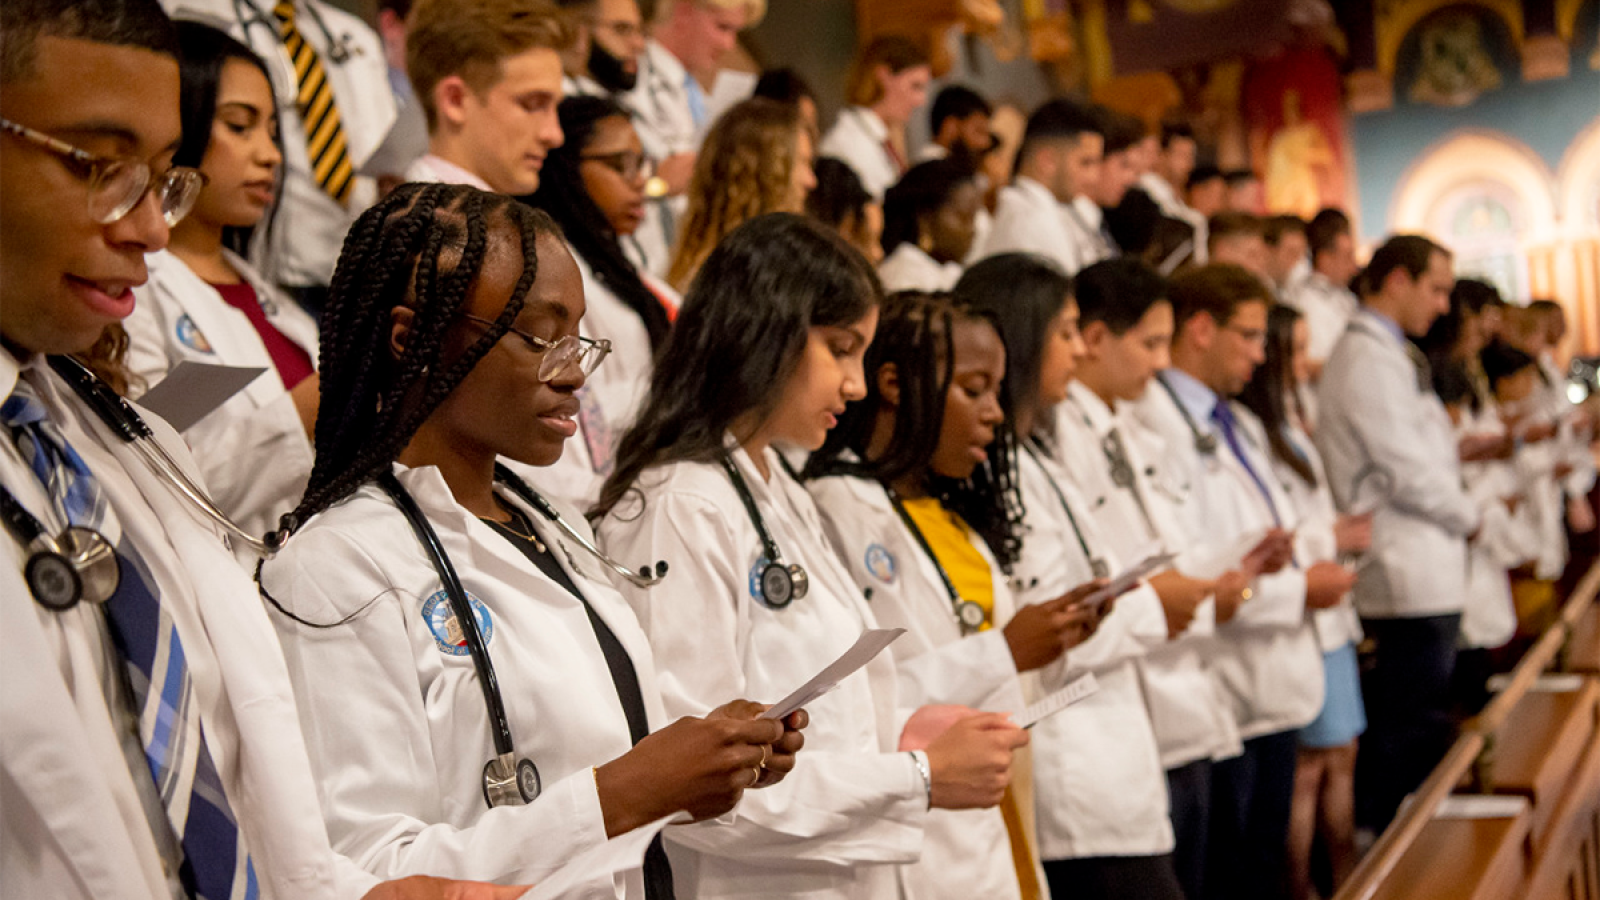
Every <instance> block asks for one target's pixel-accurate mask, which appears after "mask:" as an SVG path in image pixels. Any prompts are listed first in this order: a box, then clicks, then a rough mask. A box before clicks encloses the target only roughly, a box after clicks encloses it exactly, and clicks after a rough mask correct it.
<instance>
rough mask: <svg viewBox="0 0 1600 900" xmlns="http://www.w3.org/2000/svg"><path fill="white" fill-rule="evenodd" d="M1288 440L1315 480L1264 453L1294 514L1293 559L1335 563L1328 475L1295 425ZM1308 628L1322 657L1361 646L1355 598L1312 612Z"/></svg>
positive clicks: (1314, 448) (1314, 447) (1347, 597)
mask: <svg viewBox="0 0 1600 900" xmlns="http://www.w3.org/2000/svg"><path fill="white" fill-rule="evenodd" d="M1288 438H1289V441H1290V442H1291V443H1293V444H1294V445H1295V446H1296V447H1298V448H1300V452H1301V453H1304V454H1305V457H1306V462H1308V463H1309V464H1310V465H1311V471H1312V473H1313V474H1315V475H1316V478H1317V483H1316V484H1314V485H1313V484H1309V483H1307V482H1306V480H1305V479H1303V478H1301V477H1300V475H1299V474H1298V473H1296V472H1295V471H1294V470H1293V469H1291V468H1289V466H1288V465H1287V464H1285V463H1283V462H1282V461H1280V460H1279V459H1278V457H1277V456H1276V455H1275V454H1273V453H1272V452H1271V451H1270V449H1269V450H1268V451H1267V453H1266V455H1268V456H1271V457H1272V471H1273V475H1274V476H1275V477H1276V478H1277V479H1278V486H1279V487H1281V488H1282V489H1283V493H1284V495H1285V496H1287V497H1288V498H1289V506H1290V508H1292V509H1293V510H1294V518H1295V521H1296V525H1295V530H1294V543H1295V558H1296V559H1298V560H1300V562H1301V563H1302V564H1305V565H1309V564H1311V563H1313V562H1317V561H1319V560H1324V559H1337V558H1338V556H1339V543H1338V539H1337V538H1336V537H1335V536H1334V533H1333V526H1334V523H1335V522H1337V521H1338V518H1339V511H1338V509H1336V508H1335V507H1334V505H1333V491H1331V490H1329V488H1328V473H1327V470H1326V468H1325V467H1324V466H1323V465H1322V454H1320V453H1318V452H1317V445H1316V444H1314V443H1312V441H1311V437H1310V436H1309V435H1307V434H1306V433H1305V431H1304V430H1302V429H1301V428H1299V427H1298V426H1296V425H1290V426H1289V434H1288ZM1260 440H1261V441H1262V445H1261V446H1263V447H1266V443H1265V441H1266V436H1265V435H1264V434H1263V435H1261V436H1260ZM1311 625H1312V627H1313V628H1315V629H1316V633H1317V645H1318V646H1319V647H1321V648H1322V652H1323V653H1328V652H1330V651H1333V650H1337V649H1339V648H1340V647H1343V646H1344V645H1346V644H1359V643H1361V638H1362V632H1361V617H1360V616H1358V615H1356V607H1355V594H1354V593H1353V592H1352V593H1349V594H1346V595H1345V596H1344V598H1343V599H1342V600H1340V601H1339V605H1338V606H1332V607H1329V608H1328V609H1317V610H1312V612H1311Z"/></svg>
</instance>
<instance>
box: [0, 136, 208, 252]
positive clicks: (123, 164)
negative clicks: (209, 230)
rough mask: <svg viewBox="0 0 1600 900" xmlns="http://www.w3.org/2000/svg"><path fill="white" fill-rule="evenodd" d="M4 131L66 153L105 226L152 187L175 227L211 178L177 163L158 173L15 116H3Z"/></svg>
mask: <svg viewBox="0 0 1600 900" xmlns="http://www.w3.org/2000/svg"><path fill="white" fill-rule="evenodd" d="M0 130H3V131H4V132H5V133H6V134H10V135H15V136H16V137H19V138H22V139H23V140H25V141H28V142H29V143H32V144H36V145H38V146H40V147H43V148H44V149H46V150H49V151H50V152H51V153H54V154H56V155H57V156H59V157H61V160H62V162H64V163H65V164H66V166H67V168H68V169H69V170H71V171H72V172H73V174H75V175H77V176H78V177H79V178H84V179H87V180H88V182H89V200H88V202H89V217H90V218H92V219H94V220H95V221H96V222H99V223H100V224H101V225H110V224H111V223H112V222H116V221H118V220H120V219H121V218H123V217H124V216H126V215H127V214H128V213H130V212H132V211H133V208H134V207H135V206H138V205H139V201H141V200H143V199H144V195H145V194H146V193H148V192H150V191H152V190H153V191H155V193H156V201H157V202H158V203H159V204H160V205H161V218H163V219H165V220H166V223H167V227H169V228H170V227H172V226H173V225H176V224H178V222H180V221H182V219H183V217H184V216H186V215H188V214H189V210H191V209H193V208H194V202H195V200H197V199H198V198H199V197H200V189H201V188H202V187H204V186H205V183H206V176H205V175H204V174H202V173H201V172H200V170H199V169H191V168H189V167H188V166H173V167H171V168H169V169H167V170H166V171H165V172H162V173H161V174H160V175H155V174H154V173H152V172H151V171H150V166H149V165H148V164H147V163H145V162H143V161H141V160H137V159H115V158H112V157H106V156H96V155H95V154H93V153H90V152H89V151H87V150H81V149H79V148H77V147H74V146H72V145H71V144H69V143H67V142H66V141H62V140H58V139H56V138H53V137H51V136H50V135H48V134H45V133H44V132H42V131H36V130H34V129H32V128H29V127H28V126H26V125H19V124H17V123H16V122H13V121H11V120H10V119H0Z"/></svg>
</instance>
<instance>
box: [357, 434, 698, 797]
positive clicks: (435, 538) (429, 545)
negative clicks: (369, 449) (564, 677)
mask: <svg viewBox="0 0 1600 900" xmlns="http://www.w3.org/2000/svg"><path fill="white" fill-rule="evenodd" d="M377 480H378V487H380V488H382V489H383V491H384V493H386V494H388V495H389V498H390V499H392V500H393V501H394V504H395V506H397V507H399V509H400V512H401V514H402V515H404V516H405V517H406V521H407V522H409V523H410V525H411V530H412V531H413V532H414V533H415V534H416V536H417V540H418V542H420V543H421V544H422V549H423V550H424V551H425V552H426V553H427V554H428V560H429V561H430V562H431V563H432V564H433V568H434V571H435V572H437V573H438V575H439V581H440V582H442V583H443V584H444V592H445V597H446V598H447V599H448V600H449V603H450V614H451V616H452V617H454V619H455V622H456V627H457V629H459V630H460V633H461V637H462V639H463V640H464V641H465V642H466V645H467V655H468V656H469V657H471V658H472V668H473V670H474V671H475V672H476V673H477V676H478V687H479V689H480V690H481V691H482V692H483V705H484V708H485V709H486V710H487V712H488V714H489V724H490V728H491V731H492V734H493V738H494V758H492V759H490V760H489V761H488V762H487V763H485V764H484V767H483V799H484V802H485V803H488V804H489V807H490V808H491V809H493V808H495V807H499V806H521V805H523V804H527V803H532V802H533V801H534V799H535V798H537V797H538V796H539V794H540V792H541V791H542V790H543V784H542V782H541V779H540V777H539V769H538V767H537V766H535V765H534V764H533V761H532V760H530V759H528V758H527V757H525V756H522V757H519V756H518V755H517V751H516V745H515V743H514V742H513V740H512V737H511V721H510V718H509V717H508V716H507V715H506V705H505V700H504V699H503V698H502V697H501V694H500V681H499V678H498V677H497V676H496V675H495V671H494V661H493V660H491V659H490V658H489V645H488V643H487V642H486V641H485V640H484V637H483V631H482V629H480V628H479V627H478V618H477V615H476V614H475V613H474V612H473V610H472V600H471V598H469V597H468V596H467V589H466V588H465V587H463V586H462V584H461V577H460V576H459V575H458V574H457V573H456V567H455V565H454V564H453V563H451V561H450V556H449V554H447V553H446V552H445V549H444V544H443V542H441V541H440V540H439V534H438V532H436V531H434V529H433V526H432V525H431V524H429V523H428V517H427V515H426V514H425V513H423V511H422V508H421V507H420V506H418V505H417V501H416V499H415V498H413V497H412V496H411V493H410V492H409V491H407V490H406V488H405V486H404V485H402V484H401V483H400V479H399V478H397V477H396V476H395V474H394V473H393V472H384V473H383V474H382V475H379V476H378V479H377ZM495 482H496V483H498V484H503V485H505V486H506V487H507V488H509V489H510V490H511V492H512V493H514V494H516V495H517V497H518V498H519V499H521V500H522V501H523V502H524V503H526V504H527V505H529V506H531V507H533V509H535V510H537V511H538V513H539V514H540V515H542V516H544V517H545V518H546V519H549V520H550V521H551V522H552V523H553V524H554V525H555V526H556V527H557V528H559V529H560V530H561V531H562V533H563V534H565V535H566V536H567V537H568V538H571V539H572V540H573V541H574V542H575V543H577V544H578V546H580V547H582V548H583V549H584V550H585V551H587V552H588V553H589V554H590V555H591V556H593V557H594V558H595V559H597V560H599V561H601V562H602V563H604V564H606V565H607V566H608V567H610V568H611V569H612V570H614V571H616V572H618V573H619V574H621V575H623V576H624V577H626V578H627V579H629V580H630V581H631V582H633V583H634V584H637V585H639V586H640V587H654V586H655V585H657V584H659V583H660V582H661V580H662V578H664V577H665V576H666V573H667V564H666V563H665V562H657V563H656V564H655V567H654V570H653V571H652V570H651V569H650V568H649V567H646V568H644V569H642V570H640V571H639V572H633V571H631V570H629V569H627V568H626V567H624V566H622V565H621V564H620V563H617V562H616V561H614V560H612V559H611V558H610V557H609V556H606V555H605V554H604V553H602V552H601V551H600V549H599V548H598V547H595V546H594V544H593V543H592V542H590V541H589V539H588V538H586V537H584V536H583V535H582V534H580V533H579V532H578V531H577V529H575V528H573V527H572V526H571V525H570V524H569V523H568V522H567V521H566V520H565V519H564V518H562V517H561V514H560V513H559V512H557V511H556V509H555V507H553V506H551V505H550V501H548V500H546V499H545V498H544V497H542V496H540V495H539V493H538V492H536V491H534V489H533V488H531V487H529V486H528V484H527V483H526V482H524V481H523V480H522V479H521V478H518V477H517V476H516V475H515V474H514V473H513V472H512V471H511V470H510V469H507V468H506V467H505V466H504V465H500V464H498V463H497V464H496V465H495Z"/></svg>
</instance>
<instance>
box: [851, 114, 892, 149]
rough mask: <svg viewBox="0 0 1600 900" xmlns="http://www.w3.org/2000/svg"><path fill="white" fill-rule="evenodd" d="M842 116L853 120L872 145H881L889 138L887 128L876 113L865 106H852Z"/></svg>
mask: <svg viewBox="0 0 1600 900" xmlns="http://www.w3.org/2000/svg"><path fill="white" fill-rule="evenodd" d="M843 115H845V116H847V117H849V118H851V119H854V120H855V122H856V125H857V126H859V127H860V128H861V130H862V131H863V132H865V133H866V135H867V137H870V138H872V140H873V142H874V143H878V144H881V143H883V142H884V139H885V138H887V137H888V136H889V126H888V125H885V124H884V122H883V119H882V118H880V117H879V116H878V114H877V113H875V112H873V111H872V110H871V109H869V108H867V107H865V106H852V107H850V108H849V109H846V110H845V111H844V113H843Z"/></svg>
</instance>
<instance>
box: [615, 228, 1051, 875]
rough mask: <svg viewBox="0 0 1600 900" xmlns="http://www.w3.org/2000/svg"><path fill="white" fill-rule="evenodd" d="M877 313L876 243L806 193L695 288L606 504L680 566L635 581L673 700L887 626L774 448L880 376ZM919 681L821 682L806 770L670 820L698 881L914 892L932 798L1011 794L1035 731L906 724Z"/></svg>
mask: <svg viewBox="0 0 1600 900" xmlns="http://www.w3.org/2000/svg"><path fill="white" fill-rule="evenodd" d="M877 319H878V287H877V281H876V279H875V278H874V277H873V275H872V270H871V268H870V267H869V266H868V265H867V261H866V260H865V259H863V258H862V257H861V255H860V254H859V253H857V252H855V250H853V249H851V248H850V247H849V245H847V244H846V243H845V242H844V240H843V239H842V238H840V237H839V236H838V235H837V234H836V233H835V232H833V231H832V230H831V229H828V228H825V227H824V226H822V225H820V224H818V223H816V222H813V221H811V220H809V219H806V218H803V217H801V216H796V215H790V214H775V215H767V216H760V217H758V218H755V219H752V220H751V221H749V222H746V223H745V224H744V225H741V226H740V227H739V228H737V229H734V231H733V232H732V233H731V234H729V235H728V237H727V238H726V239H724V240H723V242H722V243H721V244H719V245H718V247H717V249H716V250H714V251H712V253H711V255H710V256H709V257H707V259H706V262H705V265H704V267H703V268H702V269H701V271H700V274H699V275H697V276H696V278H695V281H694V284H693V285H692V286H691V287H690V289H689V292H688V294H687V296H686V297H685V298H684V304H683V308H682V309H681V310H679V312H678V320H677V323H676V324H675V325H674V326H673V331H672V335H671V336H670V337H669V338H668V339H667V343H666V346H665V347H663V348H662V352H661V356H660V358H659V359H658V360H657V362H656V371H655V375H654V377H653V378H652V380H651V382H650V396H649V398H648V400H647V401H646V403H645V405H644V408H643V411H642V412H641V413H640V417H639V420H638V422H636V423H635V424H634V426H633V428H632V430H630V431H629V432H628V433H627V435H625V436H624V437H623V439H622V443H621V445H620V446H619V449H618V453H617V468H616V470H615V471H614V472H612V474H611V476H610V477H609V478H608V479H607V480H606V484H605V487H604V488H603V489H602V491H601V494H600V504H599V505H598V506H597V507H596V509H595V511H594V515H595V516H596V517H597V518H598V519H599V523H600V524H599V529H598V530H599V532H600V537H601V540H602V543H603V544H604V546H605V547H606V548H607V549H608V550H609V551H610V552H612V553H614V554H617V555H619V556H621V557H623V558H627V559H634V558H639V559H644V558H649V559H665V560H666V561H667V562H668V563H669V564H670V566H671V568H670V570H669V571H670V573H669V574H668V576H667V581H666V584H667V585H670V586H672V593H671V594H670V595H668V594H666V593H664V592H662V591H659V590H657V591H653V592H645V591H642V590H635V589H632V588H628V587H624V588H623V593H624V595H625V596H626V597H627V598H628V600H629V602H630V603H632V605H633V607H634V610H635V612H637V613H638V615H639V620H640V623H641V624H642V625H643V626H644V630H645V633H646V634H647V635H648V636H649V638H650V645H651V648H652V649H653V650H654V651H655V659H656V662H657V665H658V666H659V668H660V671H661V673H662V674H661V684H662V699H663V701H664V702H665V704H666V707H667V711H668V713H669V714H672V715H699V714H702V713H704V712H705V710H706V709H708V708H709V707H710V706H711V704H712V703H714V702H716V701H715V699H714V698H716V697H718V696H722V695H725V694H728V693H729V692H731V693H733V694H735V695H749V696H756V697H769V698H770V697H778V696H782V695H783V694H785V693H787V692H789V691H790V690H793V689H794V687H795V686H796V685H798V684H801V683H803V682H804V681H805V680H806V679H807V678H809V677H811V675H812V674H814V673H815V672H817V671H818V670H819V669H821V668H822V667H823V666H824V665H826V664H828V663H830V662H832V661H833V660H834V659H835V658H837V657H838V656H839V655H840V654H841V653H843V652H844V651H845V650H846V649H847V648H849V647H850V645H851V644H852V643H854V641H855V640H856V637H857V635H859V634H860V633H861V632H862V631H863V630H865V629H869V628H876V627H877V624H878V623H877V618H876V615H875V613H874V612H873V611H872V608H871V607H870V606H869V605H868V603H867V602H866V600H865V598H864V597H863V596H862V592H861V589H860V588H859V587H858V586H857V585H856V584H855V582H854V580H853V579H852V578H851V577H850V573H849V572H848V571H847V570H846V568H845V567H844V565H843V564H842V563H841V562H840V561H839V559H838V558H837V557H835V556H834V555H833V551H832V550H831V549H830V548H829V544H828V540H827V537H826V536H825V533H824V532H823V529H822V522H821V520H820V518H819V515H818V512H817V508H816V506H815V505H814V504H813V502H812V500H811V498H810V496H809V495H807V494H806V492H805V489H804V488H802V487H801V486H800V484H799V483H798V482H797V481H796V480H795V479H794V477H793V476H791V475H790V474H789V473H788V472H787V471H785V468H784V465H783V463H782V461H781V459H780V457H779V455H778V452H777V449H776V447H777V446H778V445H781V446H784V447H789V448H801V449H805V450H812V451H814V450H816V449H817V448H819V447H821V446H822V443H823V440H824V438H826V437H827V433H828V429H830V428H831V427H833V424H834V421H835V419H836V417H837V416H839V415H840V414H842V413H843V412H844V410H845V407H846V404H848V403H849V402H850V401H852V400H859V399H861V397H862V396H864V395H865V392H866V388H865V385H864V383H863V375H862V369H861V365H862V357H863V355H864V354H865V353H866V349H867V345H868V344H870V343H871V341H872V334H873V330H874V328H875V327H876V323H877ZM907 693H908V690H907V688H906V687H905V686H902V685H901V684H900V683H899V676H898V675H897V673H896V666H895V663H894V661H893V660H892V659H891V658H890V656H889V655H888V654H880V655H879V656H878V657H877V658H875V659H873V660H872V661H871V663H869V664H868V665H867V666H866V668H865V669H864V670H863V671H861V672H858V673H856V674H854V675H851V676H850V677H849V678H847V679H845V680H844V681H842V682H840V683H839V685H838V687H837V688H836V689H835V690H833V691H832V692H830V693H829V694H827V695H825V696H823V697H821V698H820V699H818V700H817V701H815V702H814V703H813V704H812V706H811V713H812V727H811V729H810V730H809V731H808V733H807V736H806V741H807V747H808V749H807V750H806V757H805V758H806V763H805V764H804V765H802V766H799V767H798V768H797V769H796V770H795V772H794V773H793V774H792V775H791V776H790V778H789V779H788V780H787V781H785V782H784V783H783V784H782V785H779V786H777V787H776V788H774V789H772V790H768V791H762V792H759V793H758V794H751V795H747V796H746V797H745V800H744V802H743V804H742V805H741V806H740V808H739V817H738V821H736V822H734V823H733V825H732V826H731V827H729V828H719V829H714V830H712V829H703V828H702V829H701V830H695V829H676V830H675V831H674V833H673V834H671V835H669V836H668V840H669V842H670V843H672V844H673V850H674V857H673V858H674V860H675V862H681V863H683V865H681V866H680V867H679V868H678V873H679V876H680V881H679V886H680V887H683V888H684V889H685V893H687V894H691V895H693V896H696V897H702V898H722V897H740V896H750V895H752V894H759V895H760V896H762V897H805V898H807V900H821V898H841V900H843V898H852V900H853V898H862V900H866V898H878V897H893V896H896V894H897V892H898V891H899V890H900V885H899V884H898V882H899V879H900V872H899V871H898V866H896V865H895V864H899V863H909V862H912V861H914V860H916V859H917V857H918V854H919V853H920V852H922V850H923V832H924V828H925V825H926V823H927V817H928V813H927V810H928V809H929V808H930V806H931V807H937V808H942V809H967V808H981V807H991V806H994V805H995V804H996V803H998V802H999V800H1000V798H1001V795H1002V794H1003V792H1004V790H1005V786H1006V783H1007V781H1008V775H1009V770H1010V763H1011V751H1012V749H1013V748H1014V747H1016V746H1018V745H1021V744H1024V743H1026V740H1027V738H1026V733H1025V732H1023V731H1021V730H1020V729H1018V728H1016V726H1014V725H1012V724H1010V723H1009V722H1007V721H1006V720H1005V717H1004V716H1001V715H996V714H982V715H973V716H971V717H970V718H965V719H963V720H962V721H959V722H957V723H956V724H954V725H951V726H950V727H949V728H948V730H944V731H940V729H939V727H938V725H939V724H941V722H942V720H941V719H940V716H941V715H942V713H941V712H940V711H939V710H928V711H919V712H918V713H916V714H914V715H912V717H911V720H910V722H909V723H905V729H904V730H902V728H901V725H902V723H903V722H904V717H903V714H902V713H900V712H899V710H900V709H902V708H904V709H910V708H911V707H912V706H914V705H915V702H914V698H913V699H912V701H911V702H908V701H907V700H906V695H907ZM909 693H912V694H914V693H915V692H914V691H909ZM929 732H932V733H933V734H934V735H936V736H934V737H933V738H932V739H931V741H929V739H928V738H927V737H926V735H927V734H928V733H929Z"/></svg>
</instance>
